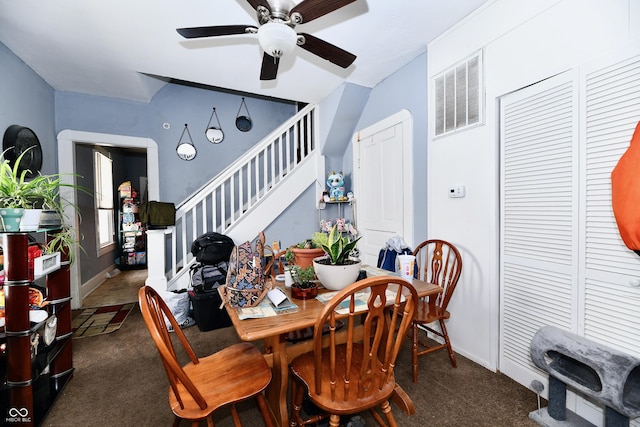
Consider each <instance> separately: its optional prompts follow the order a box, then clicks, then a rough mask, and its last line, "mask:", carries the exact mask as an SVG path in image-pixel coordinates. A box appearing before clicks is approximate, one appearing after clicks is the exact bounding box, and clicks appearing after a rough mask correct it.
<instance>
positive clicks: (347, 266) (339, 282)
mask: <svg viewBox="0 0 640 427" xmlns="http://www.w3.org/2000/svg"><path fill="white" fill-rule="evenodd" d="M312 239H313V240H314V242H315V243H316V244H317V245H318V246H320V247H321V248H322V249H323V251H324V252H325V253H326V255H325V256H322V257H319V258H315V259H314V260H313V267H314V269H315V272H316V275H317V276H318V279H319V280H320V283H322V285H323V286H324V287H325V288H327V289H332V290H340V289H343V288H344V287H345V286H347V285H349V284H351V283H353V282H355V281H356V279H357V278H358V274H359V273H360V267H361V265H362V263H361V261H360V260H359V259H352V258H351V254H352V252H353V251H354V249H355V248H356V245H357V244H358V241H359V240H360V237H358V238H357V239H355V240H351V238H350V237H349V236H348V235H343V234H342V233H341V232H340V231H338V226H337V224H336V225H334V226H333V228H332V229H331V231H330V232H329V233H328V234H327V233H322V232H316V233H314V234H313V237H312Z"/></svg>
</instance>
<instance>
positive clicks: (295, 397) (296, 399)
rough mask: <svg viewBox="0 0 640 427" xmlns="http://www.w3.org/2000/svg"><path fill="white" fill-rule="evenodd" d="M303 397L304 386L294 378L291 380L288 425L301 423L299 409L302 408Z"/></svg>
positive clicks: (294, 426) (292, 425)
mask: <svg viewBox="0 0 640 427" xmlns="http://www.w3.org/2000/svg"><path fill="white" fill-rule="evenodd" d="M303 399H304V387H301V386H300V385H299V384H298V381H297V380H296V379H295V378H292V380H291V415H290V416H289V426H290V427H296V426H300V425H302V419H301V418H300V411H301V410H302V400H303Z"/></svg>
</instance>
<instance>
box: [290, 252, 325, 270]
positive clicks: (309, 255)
mask: <svg viewBox="0 0 640 427" xmlns="http://www.w3.org/2000/svg"><path fill="white" fill-rule="evenodd" d="M291 250H292V251H293V263H294V264H295V265H297V266H298V267H300V268H307V267H311V266H312V265H313V259H314V258H317V257H319V256H322V255H324V251H323V250H322V249H300V248H291Z"/></svg>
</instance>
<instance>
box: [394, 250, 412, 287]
mask: <svg viewBox="0 0 640 427" xmlns="http://www.w3.org/2000/svg"><path fill="white" fill-rule="evenodd" d="M397 258H398V264H399V265H400V277H402V278H403V279H404V280H406V281H407V282H409V283H411V282H413V266H414V265H415V263H416V257H415V256H413V255H398V257H397Z"/></svg>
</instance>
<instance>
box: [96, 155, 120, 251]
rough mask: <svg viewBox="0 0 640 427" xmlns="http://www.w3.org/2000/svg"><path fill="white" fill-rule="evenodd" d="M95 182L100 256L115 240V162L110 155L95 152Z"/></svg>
mask: <svg viewBox="0 0 640 427" xmlns="http://www.w3.org/2000/svg"><path fill="white" fill-rule="evenodd" d="M93 165H94V171H95V172H94V182H95V194H96V197H95V201H96V212H97V215H96V220H97V227H96V233H97V235H96V241H97V242H98V256H100V255H102V254H103V253H102V250H105V249H106V248H107V247H109V246H110V245H113V244H115V240H114V226H113V224H114V212H113V162H112V160H111V158H109V157H108V155H105V154H103V153H102V152H100V151H97V150H95V151H94V161H93Z"/></svg>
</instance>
